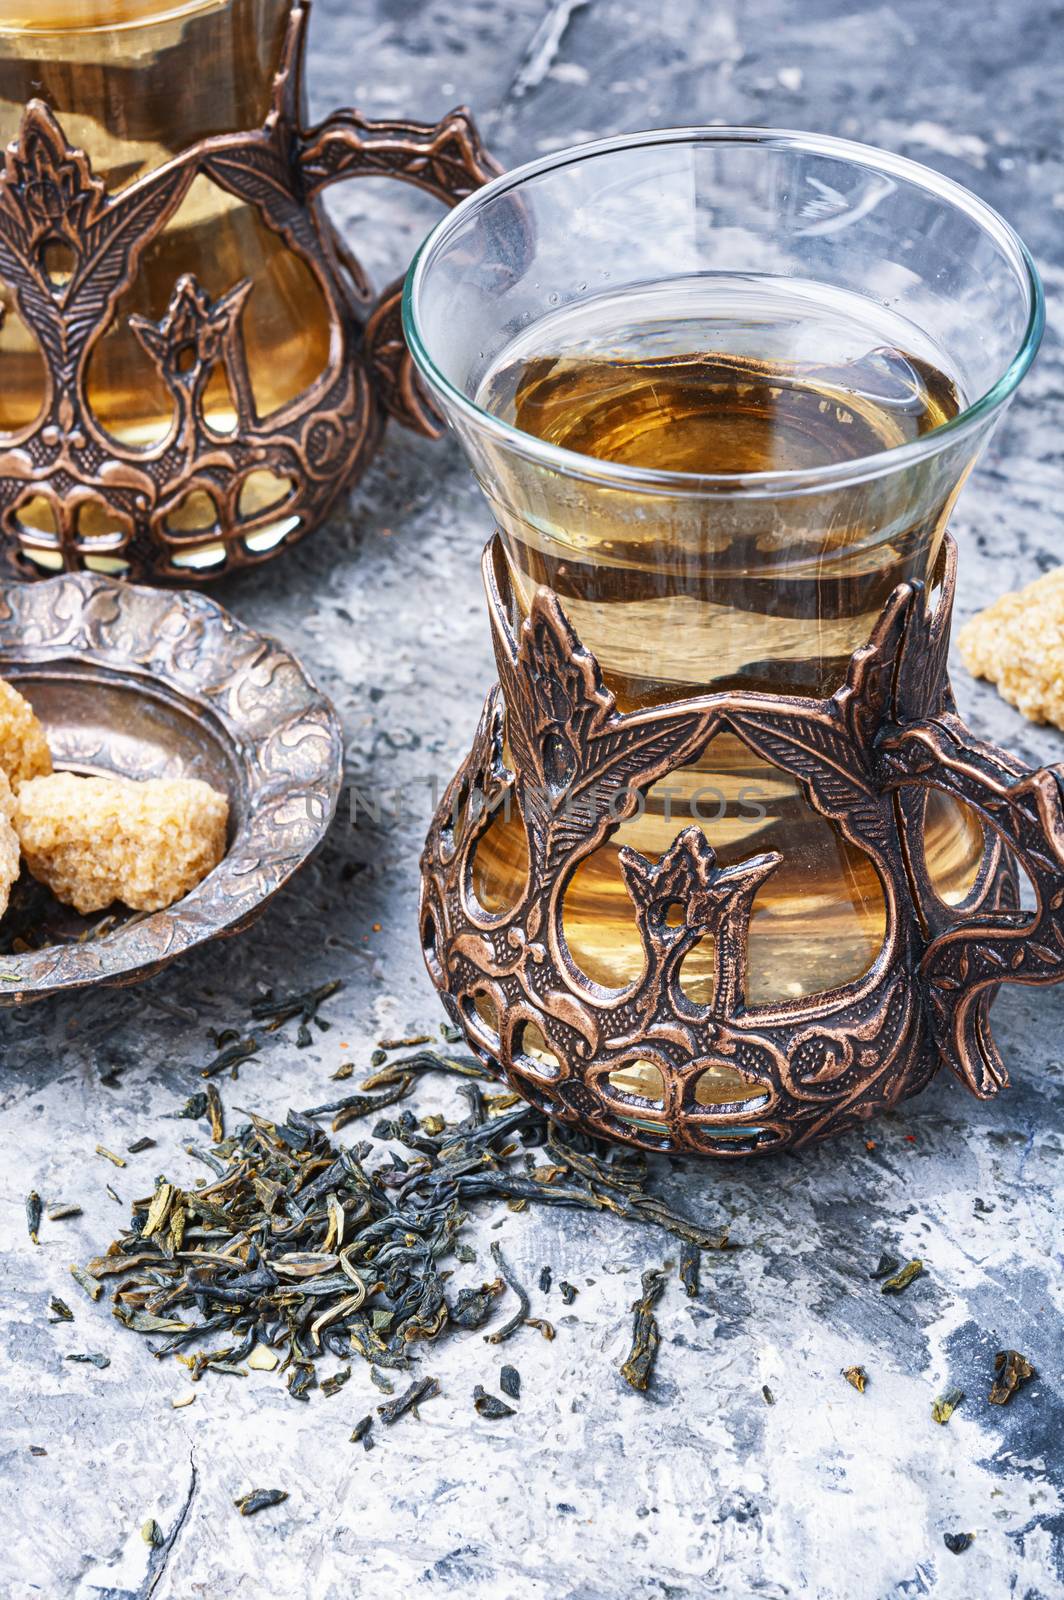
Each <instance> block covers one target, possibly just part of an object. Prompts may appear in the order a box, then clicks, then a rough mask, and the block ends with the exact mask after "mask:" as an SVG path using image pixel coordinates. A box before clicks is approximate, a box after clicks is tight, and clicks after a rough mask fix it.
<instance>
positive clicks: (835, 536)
mask: <svg viewBox="0 0 1064 1600" xmlns="http://www.w3.org/2000/svg"><path fill="white" fill-rule="evenodd" d="M404 318H405V327H406V333H407V339H408V342H409V345H410V348H411V351H412V353H413V356H414V359H415V361H416V363H417V365H418V367H419V370H420V373H421V376H422V378H423V380H424V381H425V383H426V385H427V387H428V390H429V393H430V395H431V397H432V399H433V400H434V402H435V403H436V405H437V406H438V408H439V409H440V411H441V412H442V413H443V415H444V416H445V417H446V419H447V421H448V423H449V424H450V426H451V427H452V428H453V429H454V431H455V432H456V434H457V435H458V437H459V439H460V440H461V443H462V445H463V447H464V449H465V451H466V453H467V455H468V457H469V459H470V461H471V463H472V466H473V470H474V472H475V474H476V477H477V479H478V481H479V483H480V485H481V487H482V489H483V491H484V493H485V495H486V497H487V499H488V501H489V503H490V505H491V508H492V511H493V512H494V515H495V518H496V520H497V523H498V528H499V531H500V535H501V544H502V551H503V554H504V558H505V560H504V574H503V576H504V583H505V587H506V588H507V589H508V590H509V591H510V592H511V595H512V599H513V601H514V603H515V606H516V612H517V615H516V616H515V623H516V622H519V620H520V617H522V616H524V617H527V616H528V614H529V610H530V607H531V606H532V602H533V599H534V596H535V595H536V593H537V592H538V591H539V590H541V588H542V587H543V586H546V587H547V588H548V589H549V590H550V591H551V592H552V594H553V595H554V596H556V597H557V601H558V602H559V604H560V607H561V610H562V612H563V613H564V616H565V618H566V619H567V621H568V624H569V625H570V626H571V628H572V629H573V630H575V634H576V635H577V636H578V638H579V641H580V643H581V645H582V646H583V647H584V648H585V649H586V650H587V651H590V652H591V654H592V655H593V657H594V658H595V661H596V662H597V664H598V668H599V669H600V671H601V674H602V680H603V684H604V687H605V690H606V691H608V692H609V693H610V694H612V696H613V697H614V702H615V709H616V711H618V712H619V713H622V714H631V713H638V712H641V711H643V710H646V709H647V708H651V707H663V706H668V705H670V704H682V703H686V702H687V701H689V700H691V699H692V698H693V697H699V696H706V695H713V694H720V693H722V692H731V691H748V692H752V693H758V694H770V695H781V694H782V695H788V696H795V697H827V696H831V695H832V694H833V693H834V692H835V691H837V690H838V689H839V688H840V686H841V685H842V684H843V682H844V680H845V678H846V674H847V670H848V667H849V664H850V660H851V657H852V656H853V654H854V652H855V651H857V650H859V649H860V648H861V647H862V646H864V645H865V644H866V642H867V641H868V639H869V637H870V635H871V634H872V632H873V629H874V627H875V625H876V622H877V619H878V618H879V616H880V614H881V612H882V610H883V608H884V606H885V605H886V604H887V602H888V600H889V599H890V596H891V595H892V593H893V592H894V591H895V590H896V589H897V586H898V585H899V584H902V583H906V582H913V581H920V582H924V581H927V582H929V583H930V582H931V580H932V579H933V578H934V575H935V574H936V572H937V571H938V570H939V564H940V558H941V554H942V546H943V539H944V534H945V529H946V524H947V521H948V519H949V516H950V513H951V511H952V508H953V505H954V503H955V501H956V499H957V496H958V493H959V491H960V489H961V487H962V485H963V483H964V481H965V479H966V477H967V475H968V473H969V472H970V471H971V469H972V467H973V465H974V463H975V462H976V460H977V458H978V456H979V453H980V451H981V449H982V448H983V446H984V445H985V444H986V441H987V439H988V437H989V435H990V433H991V431H992V429H993V427H994V424H995V423H996V421H997V420H998V419H999V418H1000V416H1001V414H1002V412H1003V410H1004V408H1005V407H1006V405H1007V403H1008V401H1009V399H1010V397H1011V396H1012V394H1013V393H1014V391H1015V389H1016V386H1017V384H1018V383H1019V381H1020V379H1021V378H1022V376H1023V374H1024V372H1025V371H1026V370H1027V367H1028V366H1029V364H1030V362H1031V360H1032V359H1033V356H1034V354H1035V351H1036V349H1037V346H1038V342H1039V338H1040V335H1041V329H1042V321H1043V309H1042V296H1041V290H1040V287H1039V283H1038V278H1037V274H1036V272H1035V270H1034V268H1033V266H1032V263H1031V260H1030V257H1029V255H1028V253H1027V251H1026V250H1025V248H1024V246H1023V244H1022V243H1021V241H1020V240H1019V239H1018V237H1017V236H1016V234H1015V233H1014V232H1013V231H1012V229H1011V228H1010V227H1009V226H1008V225H1007V224H1006V223H1005V222H1004V221H1003V220H1002V219H1001V217H1000V216H998V215H997V214H996V213H995V212H993V211H992V210H991V209H990V208H989V207H988V206H986V205H985V204H983V202H982V201H980V200H979V199H978V198H976V197H975V196H974V195H972V194H970V193H969V192H967V191H966V190H964V189H963V188H961V187H960V186H959V185H957V184H955V183H953V182H951V181H950V180H948V179H946V178H944V177H942V176H941V175H939V174H937V173H935V172H933V171H930V170H928V169H926V168H923V167H920V166H918V165H916V164H914V163H912V162H910V161H907V160H903V159H901V158H899V157H895V156H892V155H889V154H886V153H883V152H881V151H877V150H872V149H868V148H865V147H863V146H860V145H856V144H851V143H848V142H845V141H841V140H836V139H831V138H822V137H818V136H812V135H803V134H794V133H783V132H777V131H775V130H755V129H729V128H709V129H688V130H668V131H661V132H653V133H645V134H636V135H633V136H631V137H628V138H623V139H614V140H609V141H605V142H602V143H597V144H590V145H585V146H581V147H578V148H575V149H571V150H566V151H562V152H560V153H558V154H554V155H551V156H548V157H547V158H545V159H543V160H541V161H537V162H535V163H533V164H531V165H529V166H526V167H523V168H520V169H518V170H517V171H515V172H511V173H509V174H507V175H506V176H504V177H503V178H500V179H498V180H497V181H495V182H494V183H492V184H490V185H489V186H488V187H486V188H485V189H483V190H481V191H480V192H479V193H477V194H476V195H474V196H472V197H471V198H470V199H468V200H466V201H465V202H464V203H463V204H462V205H460V206H459V207H458V208H457V209H456V210H455V211H454V212H453V213H452V214H451V215H450V216H449V217H447V218H446V219H445V220H444V221H443V222H442V223H441V224H440V225H439V226H438V227H437V228H436V229H435V230H434V232H433V233H432V234H431V235H430V236H429V238H428V239H427V241H426V242H425V244H424V246H423V247H422V250H421V252H420V254H419V256H418V257H417V259H416V261H415V263H414V265H413V267H412V269H411V271H410V274H409V276H408V279H407V286H406V294H405V302H404ZM509 754H510V752H509V750H507V751H506V752H504V755H506V756H507V757H508V756H509ZM527 823H528V819H527V818H523V817H522V815H521V814H520V810H519V809H518V808H517V807H507V808H505V811H504V812H500V813H499V815H497V816H496V817H494V818H493V819H492V821H491V825H490V826H483V825H480V826H479V827H478V834H479V837H478V841H477V845H476V849H475V851H474V852H473V853H472V855H471V858H470V863H469V883H468V885H467V887H466V891H463V892H468V895H469V896H470V897H471V899H472V901H473V902H474V903H475V905H476V906H478V907H479V908H480V909H481V910H482V911H483V912H484V913H486V914H487V916H488V918H489V919H490V918H491V917H495V918H497V917H499V916H501V915H503V914H504V913H505V912H506V911H507V910H508V909H509V910H512V909H513V908H514V907H515V906H517V905H518V904H519V903H520V902H521V900H522V897H523V896H524V895H525V894H526V892H527V878H528V872H529V856H528V843H527V832H528V830H527ZM692 827H694V828H697V829H698V830H699V831H700V832H701V834H702V836H703V837H704V838H705V840H706V841H707V842H708V844H709V845H710V846H711V847H712V851H713V855H714V858H715V860H716V862H717V864H718V866H723V867H728V866H733V865H734V866H737V865H739V864H741V863H742V862H744V861H747V860H749V859H750V858H751V857H755V856H761V855H764V854H765V853H766V852H769V853H775V854H776V855H778V857H779V860H778V862H777V863H776V866H775V868H774V870H773V871H772V872H771V874H770V875H768V876H766V877H765V879H764V881H763V882H762V883H761V884H760V885H759V887H758V888H757V890H756V892H755V893H754V894H753V896H752V900H751V902H750V905H749V907H748V913H749V914H748V927H747V929H746V958H747V959H746V971H745V975H744V981H745V1004H746V1005H748V1006H749V1007H752V1008H769V1009H771V1008H772V1007H779V1006H781V1005H786V1004H787V1003H791V1002H796V1001H800V1000H803V999H804V998H805V997H809V996H815V995H819V994H823V993H825V992H828V991H831V992H838V991H843V990H845V989H846V987H847V986H853V985H855V984H858V983H860V981H861V980H862V978H863V977H864V975H866V974H868V973H869V972H870V971H871V970H872V969H873V968H874V966H875V963H876V962H877V960H880V959H881V958H882V952H883V950H884V940H885V931H886V928H887V923H888V911H889V907H888V900H889V895H888V894H886V892H885V887H884V884H883V881H882V874H881V873H880V872H879V871H878V870H877V867H876V865H875V863H874V862H873V860H872V859H871V858H870V856H869V855H868V854H867V853H866V852H864V851H863V850H862V849H861V848H859V847H858V846H857V845H856V844H855V843H854V842H853V841H852V839H850V838H847V837H846V836H845V835H844V832H843V831H841V830H840V829H839V828H838V827H837V826H835V825H834V823H833V821H832V820H831V819H830V818H829V817H827V816H826V815H824V814H823V812H822V810H818V809H817V808H815V807H814V806H813V805H811V804H810V800H809V795H808V790H807V788H806V786H805V785H804V784H803V782H802V781H801V779H800V778H799V777H797V776H795V775H794V774H793V773H789V772H787V771H786V770H784V769H783V768H782V767H781V766H780V765H778V764H776V763H774V762H771V761H769V760H767V759H766V758H765V756H764V754H763V753H759V752H757V751H755V750H753V749H752V748H750V746H749V744H748V743H745V742H743V741H741V740H740V739H739V738H738V737H737V736H736V735H735V734H734V733H733V732H729V731H727V730H724V731H719V732H718V733H717V734H716V736H715V737H713V738H712V740H711V741H710V742H709V743H708V745H707V746H706V747H705V748H704V749H703V750H702V751H700V752H699V753H698V755H697V757H696V758H695V759H692V760H690V761H689V762H687V763H685V764H684V765H682V766H681V767H680V768H679V769H677V770H672V771H670V772H669V773H668V774H667V776H665V777H663V778H661V779H659V780H658V781H655V782H653V783H651V784H650V785H648V786H644V788H643V791H642V792H641V793H640V795H639V803H638V805H637V807H636V808H635V809H634V811H633V810H631V808H629V813H628V814H626V815H625V816H624V818H623V820H621V822H620V824H619V826H617V827H616V828H615V829H614V830H613V831H612V832H611V833H610V834H609V836H608V837H606V838H604V839H603V840H602V841H601V842H599V843H598V844H597V845H596V847H595V848H594V849H592V850H591V851H590V853H588V854H586V855H584V856H583V857H582V859H580V860H579V861H578V863H577V865H576V866H575V869H574V870H572V871H571V872H569V873H568V876H567V881H566V883H565V884H564V885H560V886H559V901H560V908H559V916H560V935H559V944H560V946H561V947H563V949H564V953H565V956H566V963H565V964H566V970H567V971H568V972H569V973H571V975H572V980H573V986H574V992H575V993H576V994H577V998H578V999H579V998H580V996H581V995H584V996H586V995H592V996H595V997H597V998H596V1002H595V1003H597V1004H603V1005H605V1004H608V1003H609V1002H608V1000H606V999H605V998H604V997H608V996H618V995H622V994H626V993H631V992H632V990H633V986H636V985H638V982H639V979H640V974H641V973H642V972H643V971H644V969H645V965H646V960H647V953H646V941H645V937H644V933H645V930H644V929H642V928H641V927H640V922H639V917H638V916H637V915H636V908H635V906H634V905H633V896H632V891H631V885H630V882H629V877H630V874H629V873H628V872H627V871H626V869H625V863H624V856H625V854H626V852H638V854H639V856H640V857H642V858H643V859H644V861H649V862H659V863H660V862H661V861H662V860H663V859H664V857H665V855H666V853H667V852H668V851H669V850H670V847H671V846H672V845H673V844H674V841H675V840H676V839H677V837H678V836H680V835H681V834H683V832H684V830H685V829H689V828H692ZM923 828H924V854H925V858H926V863H927V869H928V874H929V877H930V880H931V882H932V884H933V886H934V889H935V891H936V893H937V894H938V896H939V897H940V898H941V900H942V902H943V903H944V904H945V905H947V906H958V905H961V904H963V903H965V902H966V898H967V897H969V896H970V895H971V893H972V890H973V886H974V885H975V884H976V883H977V881H978V880H979V875H980V872H981V870H982V867H983V864H984V861H985V854H986V843H985V837H984V827H983V823H982V822H981V820H980V819H979V817H978V816H977V815H976V813H975V811H973V810H972V809H971V808H969V807H967V806H966V805H965V804H964V803H963V802H962V801H961V800H960V799H958V798H957V797H956V796H955V795H953V794H950V793H948V792H946V790H944V789H937V788H932V789H930V790H929V791H928V793H927V798H926V808H925V814H924V818H923ZM718 944H719V938H715V937H714V935H713V934H712V933H708V934H706V935H705V936H704V937H702V938H701V939H699V940H698V942H697V943H696V944H695V946H694V947H693V948H692V949H690V950H689V951H688V953H687V954H686V957H685V959H684V962H683V966H682V970H681V973H680V981H681V983H682V987H683V990H684V993H685V995H686V996H687V997H688V999H689V1000H690V1002H691V1004H692V1005H693V1006H694V1007H696V1008H697V1007H700V1006H701V1007H705V1006H707V1005H710V1004H711V1002H712V997H713V993H714V986H715V985H719V983H720V962H719V956H720V951H719V949H718V948H717V945H718ZM490 1009H491V1007H490V1006H488V1007H481V1008H480V1010H481V1013H482V1017H481V1020H482V1022H483V1020H484V1016H483V1013H484V1012H485V1011H486V1010H490ZM496 1009H497V1008H496ZM497 1021H498V1019H497V1018H496V1022H497ZM474 1025H475V1024H474ZM532 1026H533V1024H532V1023H531V1022H530V1023H529V1027H530V1028H531V1027H532ZM536 1028H537V1033H536V1037H537V1039H539V1040H540V1042H541V1043H542V1030H541V1029H540V1028H539V1026H538V1024H536ZM487 1031H488V1033H489V1035H490V1034H491V1033H492V1030H491V1029H490V1028H488V1030H487ZM526 1043H527V1041H526ZM541 1053H543V1052H542V1050H541ZM546 1053H547V1054H550V1053H551V1052H549V1051H548V1052H546ZM644 1068H645V1064H644V1067H641V1066H639V1065H638V1064H636V1065H635V1066H633V1067H632V1068H631V1070H630V1071H629V1072H628V1083H629V1086H630V1087H631V1086H635V1087H638V1083H639V1076H640V1072H643V1073H644V1080H645V1082H649V1081H650V1080H651V1079H652V1080H653V1081H654V1082H657V1076H655V1074H657V1068H653V1069H651V1068H645V1070H644ZM647 1073H649V1074H650V1077H649V1078H647ZM658 1076H660V1075H658ZM623 1077H624V1075H623V1074H622V1075H621V1078H622V1086H623ZM705 1093H706V1094H708V1095H709V1096H710V1097H712V1088H711V1087H709V1088H707V1089H706V1091H705ZM726 1098H727V1094H725V1099H726Z"/></svg>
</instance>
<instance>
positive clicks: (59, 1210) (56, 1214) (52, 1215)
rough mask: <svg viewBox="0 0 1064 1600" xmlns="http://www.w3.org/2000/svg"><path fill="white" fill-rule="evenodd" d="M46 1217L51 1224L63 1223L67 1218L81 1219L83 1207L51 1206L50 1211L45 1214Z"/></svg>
mask: <svg viewBox="0 0 1064 1600" xmlns="http://www.w3.org/2000/svg"><path fill="white" fill-rule="evenodd" d="M45 1216H46V1217H47V1218H48V1221H49V1222H62V1221H64V1220H65V1219H66V1218H67V1217H80V1216H81V1207H80V1206H74V1205H65V1204H60V1205H57V1206H49V1207H48V1210H47V1211H46V1212H45Z"/></svg>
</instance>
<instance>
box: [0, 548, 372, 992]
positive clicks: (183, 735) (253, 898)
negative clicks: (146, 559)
mask: <svg viewBox="0 0 1064 1600" xmlns="http://www.w3.org/2000/svg"><path fill="white" fill-rule="evenodd" d="M0 676H2V677H4V678H7V679H8V680H9V681H10V682H11V683H13V684H15V685H16V686H17V687H18V689H19V690H20V691H21V692H22V693H23V694H24V695H25V696H26V697H27V699H29V700H30V701H31V702H32V704H33V706H34V709H35V710H36V711H37V714H38V715H39V716H40V718H41V720H42V722H43V723H44V726H45V730H46V732H47V735H48V739H49V743H50V744H51V748H52V756H53V759H54V761H55V764H56V766H57V767H61V768H66V769H68V770H72V771H74V772H81V773H98V774H107V773H114V774H118V775H120V776H123V777H130V778H155V777H169V778H178V777H188V778H203V779H205V780H206V781H207V782H208V783H211V784H213V785H214V786H215V787H217V788H219V789H222V790H223V791H224V792H225V793H226V794H227V795H228V796H229V806H230V823H229V830H230V836H229V848H228V850H227V853H226V855H225V857H224V858H223V860H222V861H221V863H220V864H219V865H218V866H217V867H216V868H215V870H214V871H213V872H212V873H210V874H209V875H208V877H206V878H205V879H204V880H203V882H202V883H201V884H199V885H198V886H197V887H196V888H195V889H193V890H192V892H191V893H190V894H187V895H186V896H185V897H184V899H183V900H180V901H178V903H177V904H176V905H173V906H171V907H169V908H168V909H167V910H165V911H154V912H149V913H132V912H124V911H122V910H121V908H115V910H116V914H106V913H105V914H103V915H97V916H94V917H81V916H79V915H78V914H77V913H76V912H74V911H72V910H70V909H69V908H67V907H61V906H59V904H58V902H57V901H55V900H54V899H53V897H52V896H51V895H50V894H49V893H48V892H47V891H46V890H43V889H41V888H40V887H39V886H35V885H33V884H32V882H29V883H27V881H26V874H25V873H24V874H23V877H22V879H20V881H19V884H18V885H17V886H16V889H15V890H14V891H13V894H12V905H11V907H10V908H9V910H8V913H7V916H6V917H5V918H4V919H3V921H2V922H0V952H2V953H0V1004H3V1005H19V1004H22V1003H24V1002H25V1001H27V1000H32V999H35V998H36V997H38V996H40V995H45V994H50V993H53V992H54V991H56V990H60V989H77V988H80V987H82V986H84V985H86V984H94V983H108V984H110V983H132V982H135V981H137V980H138V979H140V978H145V977H147V976H149V974H151V973H153V972H156V971H157V970H158V969H159V968H160V967H163V966H165V965H166V963H167V962H169V961H172V960H173V959H174V958H175V957H176V956H179V955H180V954H181V953H182V951H184V950H189V949H191V948H192V947H193V946H194V945H198V944H203V943H204V942H206V941H207V940H209V939H214V938H217V937H218V936H219V935H221V934H232V933H237V932H239V931H240V930H241V929H242V928H245V927H247V926H248V924H249V923H250V922H251V921H252V920H253V919H254V918H255V917H256V916H257V915H258V914H259V912H260V911H261V910H262V908H263V906H264V905H265V904H266V902H267V900H269V899H270V897H271V896H272V895H274V894H275V893H276V892H277V890H278V889H280V888H281V886H282V885H283V884H284V883H285V882H286V881H287V880H288V879H289V878H290V877H291V876H292V874H293V873H294V872H295V871H296V870H297V869H298V868H299V867H300V866H301V865H302V863H303V862H304V861H305V860H306V859H307V857H308V856H309V855H310V854H311V852H312V851H313V850H314V849H315V847H316V846H317V845H318V844H319V843H320V841H321V839H322V838H323V837H324V835H325V833H326V830H327V829H328V826H329V823H330V820H331V818H332V815H333V812H334V811H335V809H336V802H337V798H338V796H339V792H340V784H341V779H342V775H343V740H342V735H341V728H340V722H339V719H338V717H337V715H336V712H335V710H334V709H333V707H332V705H331V704H330V702H329V701H328V700H327V699H326V698H325V696H324V695H323V694H321V693H320V692H319V691H318V689H316V688H315V686H314V684H313V683H312V682H311V681H310V679H309V678H308V677H307V674H306V672H305V671H304V670H303V668H302V666H301V665H300V664H299V662H298V661H297V660H296V659H295V657H294V656H292V655H290V654H289V653H288V651H287V650H285V649H283V648H282V646H281V645H280V644H278V643H277V641H276V640H274V639H270V638H267V637H266V636H264V635H262V634H259V633H254V632H253V631H252V630H251V629H250V628H246V627H244V626H243V624H242V623H240V622H238V621H237V620H236V618H235V617H232V616H230V614H229V613H228V612H227V611H225V610H223V608H222V607H221V606H219V605H218V604H216V603H215V602H214V601H213V600H209V599H207V597H206V596H205V595H202V594H198V593H193V592H188V591H177V592H175V591H168V592H167V591H162V590H158V589H148V588H141V587H137V586H133V585H130V584H125V583H119V582H117V581H116V580H115V579H112V578H105V577H102V576H99V575H96V574H90V573H76V574H75V573H72V574H69V575H66V576H63V577H58V578H50V579H48V580H46V581H45V582H42V583H38V584H12V585H8V586H7V587H6V588H5V589H4V590H3V591H2V592H0ZM25 945H30V946H31V947H32V948H28V949H27V948H24V946H25Z"/></svg>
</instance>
